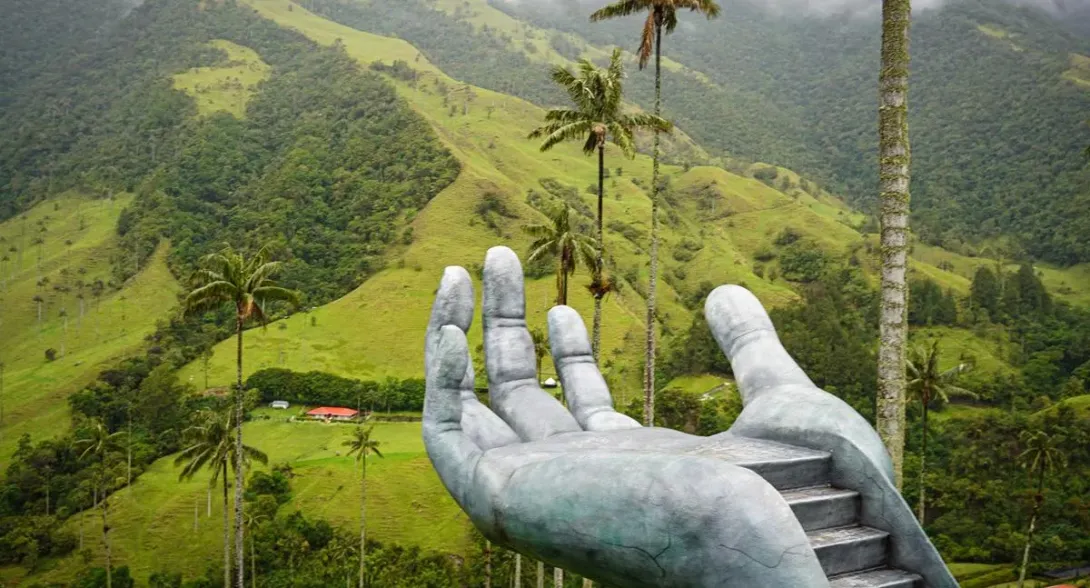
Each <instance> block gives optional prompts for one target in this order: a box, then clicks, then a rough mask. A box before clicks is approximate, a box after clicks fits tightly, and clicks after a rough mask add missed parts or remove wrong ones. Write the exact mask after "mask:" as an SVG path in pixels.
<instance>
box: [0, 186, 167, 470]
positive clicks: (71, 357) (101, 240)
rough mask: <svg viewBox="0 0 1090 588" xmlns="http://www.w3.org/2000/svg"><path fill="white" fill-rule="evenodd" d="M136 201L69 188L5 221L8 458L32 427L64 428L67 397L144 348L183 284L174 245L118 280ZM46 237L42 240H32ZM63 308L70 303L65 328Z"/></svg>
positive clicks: (4, 449) (0, 448) (2, 289)
mask: <svg viewBox="0 0 1090 588" xmlns="http://www.w3.org/2000/svg"><path fill="white" fill-rule="evenodd" d="M131 201H132V199H131V198H130V197H128V196H118V197H117V198H114V199H113V200H110V199H103V200H90V199H87V198H84V197H80V196H76V195H74V194H69V195H66V196H64V197H61V198H58V199H55V200H51V201H47V202H44V203H42V204H40V205H39V206H37V207H35V208H34V209H32V210H30V211H28V212H27V213H26V214H24V215H21V216H20V217H18V218H14V219H11V220H8V221H6V222H4V223H2V224H0V239H3V244H2V248H3V249H4V250H5V253H6V256H7V257H9V260H8V261H7V262H6V263H5V264H4V267H3V268H2V269H0V274H2V275H3V280H2V284H3V285H2V286H0V325H2V327H3V330H4V336H3V337H0V361H2V362H4V366H5V367H4V390H3V394H4V398H3V399H2V400H3V405H4V411H3V412H4V419H3V422H2V423H0V464H5V465H6V464H7V463H8V458H9V457H10V456H11V454H12V453H13V452H14V451H15V447H16V442H17V441H18V439H19V437H20V436H21V435H23V434H24V433H33V434H34V435H35V437H39V436H45V437H47V436H51V435H59V434H61V433H63V431H64V423H66V421H67V417H68V405H67V403H65V402H64V399H65V397H66V396H67V395H68V394H69V393H72V392H75V391H76V390H78V389H79V388H80V387H82V386H84V385H86V384H87V383H88V382H90V381H91V380H93V379H94V377H95V375H96V374H97V373H98V372H99V371H100V370H102V369H103V368H104V367H106V366H108V365H111V364H112V363H113V362H115V361H117V360H118V359H120V358H122V357H126V356H128V355H130V354H132V353H135V352H137V351H138V350H139V349H141V348H142V347H143V346H144V345H145V342H144V338H145V337H146V336H147V335H149V334H151V333H152V332H153V331H154V330H155V325H156V321H158V320H161V319H162V318H165V317H166V316H168V315H169V313H170V309H171V306H172V305H173V303H174V300H175V295H176V293H177V292H178V285H177V282H176V281H175V280H174V278H173V276H171V274H170V271H169V270H168V269H167V267H166V256H167V251H168V246H167V244H165V243H164V244H163V246H162V247H160V248H159V249H158V250H157V251H156V252H155V253H154V254H153V256H152V257H151V259H150V260H149V262H148V263H147V264H146V267H145V268H144V269H143V270H142V271H141V272H140V273H139V274H137V275H136V276H135V277H133V278H132V279H130V280H128V281H126V282H124V283H123V284H120V285H119V284H118V283H116V282H115V281H114V280H115V279H116V278H115V277H114V275H113V273H112V271H111V269H112V268H111V263H110V262H111V258H113V257H115V256H116V255H118V253H119V251H118V249H119V247H118V240H117V237H116V235H114V233H113V227H114V226H115V224H116V222H117V219H118V215H119V214H121V211H122V209H123V208H124V206H125V205H126V204H128V203H130V202H131ZM42 229H44V232H42ZM39 236H41V238H42V242H41V244H40V246H39V245H35V244H34V241H35V240H36V238H37V237H39ZM68 243H71V245H68ZM12 249H14V250H15V251H12ZM39 260H40V261H39ZM39 264H40V265H39ZM39 267H40V269H39ZM39 283H41V285H39ZM35 296H40V297H41V300H42V302H41V304H40V305H39V304H37V303H36V302H35V301H34V300H33V299H34V297H35ZM38 308H40V309H41V313H42V320H41V322H39V321H38V319H37V311H38ZM61 310H67V315H68V316H67V322H68V325H67V328H66V327H65V318H64V317H62V316H61ZM48 349H55V350H57V353H58V355H57V358H56V359H55V360H54V361H48V360H47V359H46V357H45V354H44V353H45V351H46V350H48ZM61 349H64V353H63V354H61V353H60V350H61ZM58 423H59V424H60V425H61V426H57V425H58Z"/></svg>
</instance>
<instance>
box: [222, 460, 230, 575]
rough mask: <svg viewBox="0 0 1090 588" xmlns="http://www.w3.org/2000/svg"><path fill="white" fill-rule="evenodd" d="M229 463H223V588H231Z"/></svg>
mask: <svg viewBox="0 0 1090 588" xmlns="http://www.w3.org/2000/svg"><path fill="white" fill-rule="evenodd" d="M227 484H228V481H227V461H226V460H225V461H224V462H223V588H229V587H230V586H231V515H230V512H231V508H230V506H229V505H228V504H227Z"/></svg>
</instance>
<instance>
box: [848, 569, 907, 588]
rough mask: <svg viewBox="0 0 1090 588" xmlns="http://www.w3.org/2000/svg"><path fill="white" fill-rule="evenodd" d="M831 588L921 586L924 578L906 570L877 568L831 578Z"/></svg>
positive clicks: (903, 587)
mask: <svg viewBox="0 0 1090 588" xmlns="http://www.w3.org/2000/svg"><path fill="white" fill-rule="evenodd" d="M829 586H830V588H920V587H922V586H923V578H921V577H920V576H917V575H916V574H910V573H908V572H906V571H904V570H897V569H894V568H876V569H873V570H866V571H863V572H855V573H852V574H844V575H841V576H834V577H832V578H829Z"/></svg>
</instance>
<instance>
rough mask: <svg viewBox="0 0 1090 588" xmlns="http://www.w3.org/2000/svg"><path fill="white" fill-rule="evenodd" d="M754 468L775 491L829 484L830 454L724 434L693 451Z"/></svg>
mask: <svg viewBox="0 0 1090 588" xmlns="http://www.w3.org/2000/svg"><path fill="white" fill-rule="evenodd" d="M693 453H694V454H697V455H709V456H714V457H717V458H719V459H722V460H725V461H729V462H731V463H733V464H735V465H738V466H741V467H744V468H747V469H750V470H753V471H755V472H757V473H758V474H760V475H761V477H763V478H764V479H766V480H768V482H769V483H770V484H772V485H773V486H774V487H775V488H776V489H777V490H787V489H791V488H803V487H807V486H821V485H824V484H828V483H829V465H830V462H831V456H830V455H829V453H827V452H825V451H816V450H813V449H806V448H804V447H795V446H793V445H784V444H783V443H776V442H774V441H763V440H760V439H750V438H747V437H734V436H730V435H723V436H720V437H718V438H717V439H716V442H715V443H714V444H706V445H702V446H701V447H700V448H699V449H698V450H696V451H694V452H693Z"/></svg>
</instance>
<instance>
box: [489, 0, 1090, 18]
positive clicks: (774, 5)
mask: <svg viewBox="0 0 1090 588" xmlns="http://www.w3.org/2000/svg"><path fill="white" fill-rule="evenodd" d="M497 1H498V2H506V3H510V4H526V3H533V4H534V5H535V8H536V9H540V8H542V7H546V6H555V7H556V8H558V9H565V8H569V7H571V6H572V5H573V4H580V5H584V6H597V5H602V4H603V2H602V0H497ZM741 1H745V2H748V3H750V4H753V5H755V6H760V7H764V8H767V9H768V10H769V11H770V12H774V13H778V14H785V15H787V14H790V15H798V14H810V15H813V14H817V15H822V16H833V15H844V14H853V15H866V14H869V13H872V12H873V13H877V12H878V11H879V10H880V9H881V1H880V0H741ZM958 1H959V0H914V1H913V2H912V6H913V8H914V9H915V10H929V9H934V8H939V7H941V6H943V5H945V4H949V3H951V2H958ZM1005 1H1007V2H1010V3H1012V4H1017V5H1019V6H1030V7H1034V8H1039V9H1041V10H1044V11H1046V12H1048V13H1050V14H1053V15H1055V16H1061V17H1062V16H1068V15H1087V14H1090V0H1005Z"/></svg>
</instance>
